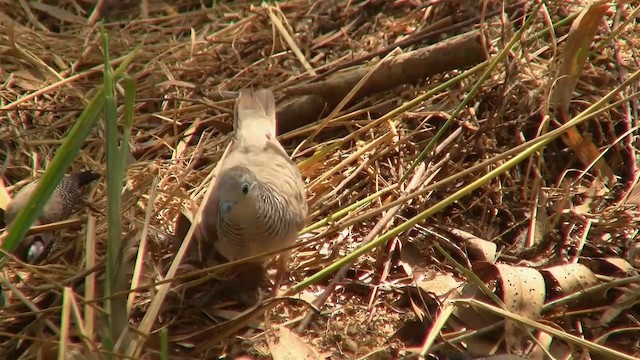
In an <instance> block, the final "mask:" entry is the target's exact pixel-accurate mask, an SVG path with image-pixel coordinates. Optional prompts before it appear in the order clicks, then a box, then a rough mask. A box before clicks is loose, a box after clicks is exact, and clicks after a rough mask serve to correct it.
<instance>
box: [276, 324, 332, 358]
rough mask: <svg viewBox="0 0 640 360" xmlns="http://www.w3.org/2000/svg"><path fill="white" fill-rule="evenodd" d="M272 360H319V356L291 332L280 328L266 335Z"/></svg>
mask: <svg viewBox="0 0 640 360" xmlns="http://www.w3.org/2000/svg"><path fill="white" fill-rule="evenodd" d="M267 342H268V343H269V350H270V351H271V356H272V357H273V360H297V359H300V360H321V359H322V357H321V356H320V354H319V353H318V352H317V351H316V350H315V349H314V348H312V347H311V346H310V345H309V344H307V343H306V342H304V341H303V340H302V339H301V338H300V337H299V336H298V335H296V334H295V333H294V332H293V331H291V330H289V329H287V328H286V327H284V326H281V327H279V328H277V329H273V332H272V333H271V334H269V335H267Z"/></svg>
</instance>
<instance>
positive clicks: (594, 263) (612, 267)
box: [581, 257, 638, 277]
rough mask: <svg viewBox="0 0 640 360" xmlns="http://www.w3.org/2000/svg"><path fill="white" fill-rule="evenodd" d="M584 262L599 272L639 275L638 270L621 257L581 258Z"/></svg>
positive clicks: (613, 274)
mask: <svg viewBox="0 0 640 360" xmlns="http://www.w3.org/2000/svg"><path fill="white" fill-rule="evenodd" d="M581 261H582V263H583V264H584V265H586V266H588V267H589V269H592V270H593V271H595V272H596V273H598V274H602V275H608V276H615V277H620V276H621V277H627V276H630V275H631V276H633V275H637V274H638V271H637V270H636V269H635V268H634V267H633V266H632V265H631V264H629V262H627V260H625V259H623V258H620V257H608V258H600V259H598V258H593V259H584V260H581Z"/></svg>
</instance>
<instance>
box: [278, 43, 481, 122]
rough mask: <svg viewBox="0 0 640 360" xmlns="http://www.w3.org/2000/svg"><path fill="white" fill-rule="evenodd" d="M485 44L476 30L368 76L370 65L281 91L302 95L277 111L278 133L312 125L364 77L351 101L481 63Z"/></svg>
mask: <svg viewBox="0 0 640 360" xmlns="http://www.w3.org/2000/svg"><path fill="white" fill-rule="evenodd" d="M486 45H487V44H485V41H484V38H483V37H482V35H481V34H480V32H479V31H471V32H468V33H465V34H461V35H458V36H454V37H452V38H450V39H447V40H445V41H442V42H439V43H437V44H435V45H432V46H429V47H426V48H422V49H418V50H415V51H411V52H408V53H404V54H400V55H398V56H394V57H392V58H389V59H388V60H386V61H383V62H382V63H378V64H376V65H373V66H377V67H378V68H377V69H376V71H375V72H373V73H371V74H370V72H371V69H372V66H366V67H362V68H358V69H355V70H351V71H347V72H345V73H340V74H337V75H335V76H333V77H331V78H329V79H327V80H324V81H321V82H316V83H312V84H304V85H299V86H291V87H289V88H287V89H285V90H284V91H285V92H286V93H287V94H289V95H302V96H300V97H299V98H296V99H294V100H293V101H290V102H289V103H287V104H285V105H284V106H281V107H280V108H279V109H278V123H279V131H280V133H286V132H289V131H291V130H294V129H297V128H299V127H302V126H304V125H307V124H310V123H312V122H314V121H315V120H316V119H317V116H318V115H319V114H322V112H323V111H324V110H331V109H333V108H335V106H336V105H337V104H339V103H340V102H341V101H342V100H344V98H345V96H346V95H347V94H348V93H349V92H350V91H352V89H354V87H355V86H356V85H357V84H358V83H359V82H360V81H361V80H362V79H363V78H364V77H365V76H367V74H370V77H369V79H367V81H366V83H364V84H363V85H362V88H361V89H360V90H359V91H358V92H357V93H356V94H355V95H354V96H353V98H352V99H351V100H354V101H355V100H358V99H360V98H362V97H364V96H367V95H371V94H375V93H378V92H382V91H387V90H390V89H393V88H395V87H396V86H398V85H402V84H415V83H419V82H421V81H423V80H424V79H426V78H428V77H429V76H432V75H435V74H439V73H444V72H447V71H451V70H457V69H466V68H469V67H472V66H474V65H477V64H480V63H482V62H483V61H486V60H487V59H488V58H487V54H486V51H485V47H486ZM309 114H313V115H312V116H309ZM323 122H324V121H323ZM324 125H326V124H324Z"/></svg>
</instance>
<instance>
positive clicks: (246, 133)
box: [200, 89, 307, 284]
mask: <svg viewBox="0 0 640 360" xmlns="http://www.w3.org/2000/svg"><path fill="white" fill-rule="evenodd" d="M234 130H235V135H234V137H233V139H232V142H231V144H230V147H229V150H228V153H227V155H226V156H225V158H224V159H222V163H221V164H220V166H219V170H218V175H217V178H216V180H215V183H214V186H213V189H212V191H211V193H210V195H209V197H208V198H207V199H206V203H205V205H204V209H203V212H202V219H201V221H200V233H201V234H202V236H203V237H204V240H205V241H211V242H212V243H213V244H214V247H215V249H216V250H217V251H218V252H219V253H220V254H221V255H222V256H224V257H225V258H226V259H227V260H229V261H233V260H237V259H241V258H245V257H248V256H253V255H256V254H260V253H264V252H270V251H275V250H278V249H282V248H284V247H287V246H290V245H292V244H293V243H294V242H295V241H296V239H297V237H298V232H299V231H300V230H301V229H302V228H303V227H304V224H305V219H306V216H307V197H306V194H305V189H304V182H303V180H302V177H301V175H300V171H299V170H298V168H297V166H296V164H295V163H294V162H293V161H292V160H291V158H290V157H289V155H288V154H287V152H286V151H285V150H284V148H283V147H282V145H281V144H280V143H279V142H278V140H277V139H276V108H275V100H274V97H273V93H272V92H271V90H267V89H256V90H251V89H244V90H241V91H240V93H239V96H238V99H237V100H236V118H235V122H234ZM289 255H290V254H289V253H286V254H283V255H282V256H280V261H279V264H278V274H279V275H281V272H282V271H283V270H284V267H285V265H286V263H287V262H288V259H289ZM268 260H269V259H265V262H264V263H266V262H267V261H268ZM264 263H263V264H264ZM278 282H279V281H278V280H276V284H277V283H278Z"/></svg>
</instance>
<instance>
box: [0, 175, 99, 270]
mask: <svg viewBox="0 0 640 360" xmlns="http://www.w3.org/2000/svg"><path fill="white" fill-rule="evenodd" d="M99 177H100V175H99V174H96V173H94V172H91V171H83V172H80V173H78V174H74V175H65V176H64V177H63V178H62V180H60V183H58V186H56V188H55V190H54V191H53V194H51V197H50V198H49V200H48V201H47V203H46V204H45V206H44V208H43V209H42V212H41V213H40V216H38V218H37V219H36V221H35V225H44V224H49V223H54V222H58V221H62V220H66V219H67V218H68V217H69V216H71V214H72V213H73V208H74V207H75V205H76V204H77V203H78V201H79V200H80V197H81V192H80V190H81V187H82V186H84V185H86V184H88V183H90V182H91V181H93V180H96V179H97V178H99ZM37 183H38V180H36V181H33V182H31V183H30V184H28V185H26V186H24V187H23V188H22V189H20V191H18V192H17V193H16V194H15V196H14V197H13V199H11V201H10V202H9V203H8V204H7V208H6V209H5V210H4V222H5V224H6V225H7V227H9V225H10V224H11V223H12V222H13V221H14V220H15V218H16V216H17V215H18V212H20V210H21V209H22V208H23V207H25V205H27V202H28V201H29V199H30V198H31V194H32V193H33V191H34V190H35V188H36V184H37ZM40 235H41V236H37V237H28V238H27V239H25V240H23V241H22V242H21V244H20V245H21V246H19V248H18V249H16V251H17V252H18V255H19V257H23V258H24V259H25V260H26V261H27V262H29V263H33V262H35V261H37V259H38V258H39V257H40V254H41V253H42V252H44V251H45V248H47V247H48V245H49V243H50V242H51V236H50V234H40ZM36 238H39V239H40V241H36ZM28 240H30V241H28ZM25 248H26V249H25ZM25 251H26V255H24V254H21V253H23V252H25Z"/></svg>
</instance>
